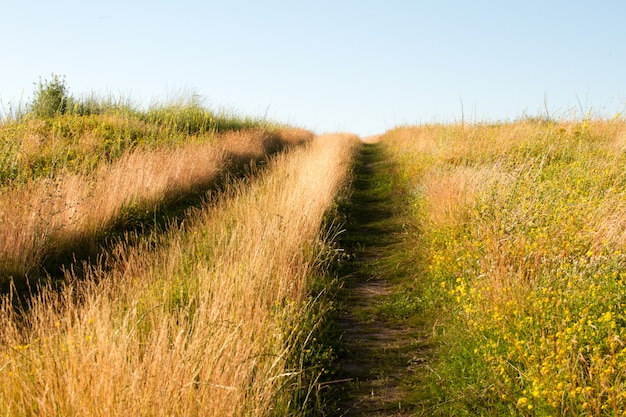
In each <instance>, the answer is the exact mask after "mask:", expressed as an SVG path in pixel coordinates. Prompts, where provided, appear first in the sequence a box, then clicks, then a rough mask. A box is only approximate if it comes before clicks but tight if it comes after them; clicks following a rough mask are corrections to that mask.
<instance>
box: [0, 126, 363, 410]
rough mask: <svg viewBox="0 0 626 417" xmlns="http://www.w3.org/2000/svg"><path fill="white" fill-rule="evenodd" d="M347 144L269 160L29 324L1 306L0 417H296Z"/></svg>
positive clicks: (306, 402)
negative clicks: (326, 232)
mask: <svg viewBox="0 0 626 417" xmlns="http://www.w3.org/2000/svg"><path fill="white" fill-rule="evenodd" d="M355 144H356V139H355V138H354V137H349V136H334V137H322V138H317V139H316V140H314V141H313V142H312V143H309V144H307V145H305V146H302V147H299V148H298V149H296V150H294V151H292V152H289V153H285V154H281V155H279V156H278V157H276V158H275V159H273V160H272V161H271V163H270V164H269V167H268V170H267V171H266V172H265V173H264V174H263V175H262V176H261V177H260V178H259V180H258V181H255V182H254V183H251V184H248V183H246V182H245V181H241V182H238V183H236V184H234V185H232V186H231V187H230V188H229V189H228V191H227V193H228V195H229V197H228V198H225V199H223V200H220V201H219V202H216V203H213V204H212V205H210V206H207V207H204V208H203V209H202V210H198V211H197V212H196V214H195V216H193V217H194V219H193V220H190V221H189V223H188V224H187V225H186V226H185V227H181V228H172V229H171V230H169V231H168V232H167V233H166V234H164V235H163V236H162V238H161V239H160V241H159V244H158V245H156V246H155V245H153V244H151V243H150V242H146V244H145V245H137V246H134V247H125V246H120V247H119V248H118V250H117V256H116V257H115V259H114V260H115V266H114V268H112V269H111V270H107V271H102V270H99V269H97V268H95V269H93V270H92V271H91V272H90V276H89V277H88V279H86V280H82V281H73V280H71V276H69V277H68V279H69V281H68V282H67V285H66V286H65V289H64V290H63V291H61V292H57V291H43V292H41V293H40V294H39V295H38V296H37V297H36V298H34V299H33V300H32V301H31V308H30V310H29V312H28V313H27V314H26V315H21V316H19V315H16V313H15V311H14V310H13V308H11V307H10V305H9V304H10V300H9V299H8V298H7V297H4V298H3V305H2V308H1V309H0V323H1V324H2V327H3V329H4V330H3V332H2V333H1V334H0V346H1V348H0V376H1V377H0V410H1V411H2V414H5V415H40V416H47V415H68V416H71V415H94V416H96V415H185V416H194V415H203V416H207V415H208V416H210V415H215V416H230V415H232V416H234V415H255V416H264V415H300V414H304V413H306V412H307V410H309V407H310V406H312V404H311V403H312V401H313V400H312V398H313V397H312V395H313V394H314V393H315V392H317V388H316V386H317V385H316V382H317V381H318V380H319V379H318V378H319V375H320V374H321V373H322V372H323V369H321V368H319V367H313V364H315V363H319V357H320V356H323V353H321V352H318V351H316V346H317V344H316V341H315V340H314V337H315V336H314V335H315V332H316V331H317V330H316V329H318V328H319V324H318V323H319V320H318V317H321V316H322V315H323V314H324V313H323V312H324V307H323V306H320V305H319V304H318V300H320V298H321V297H319V296H318V295H319V294H316V293H315V292H314V282H315V281H316V280H317V279H318V277H319V276H320V275H323V268H324V265H327V263H328V262H329V257H332V256H334V253H335V251H334V250H333V248H332V246H329V244H327V240H325V239H324V236H323V233H322V231H323V229H324V227H323V225H324V218H325V215H326V214H327V213H328V211H329V210H330V208H331V207H332V205H333V202H334V199H335V197H336V195H337V193H338V192H339V190H340V189H341V187H343V186H344V184H345V179H346V175H347V169H348V167H349V161H350V159H351V158H352V152H353V149H354V146H355ZM317 292H318V293H319V292H321V291H317ZM316 358H317V359H316Z"/></svg>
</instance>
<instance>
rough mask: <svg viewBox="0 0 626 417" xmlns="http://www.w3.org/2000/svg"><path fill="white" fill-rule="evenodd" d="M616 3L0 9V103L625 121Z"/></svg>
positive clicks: (365, 120)
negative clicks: (43, 98)
mask: <svg viewBox="0 0 626 417" xmlns="http://www.w3.org/2000/svg"><path fill="white" fill-rule="evenodd" d="M625 18H626V1H617V0H615V1H606V0H595V1H593V2H592V1H590V0H589V1H576V0H570V1H550V0H542V1H535V0H526V1H513V0H507V1H505V0H501V1H481V0H475V1H453V0H441V1H434V0H433V1H417V0H415V1H399V0H384V1H383V0H380V1H369V0H361V1H356V0H334V1H328V0H317V1H311V2H299V1H293V0H292V1H286V0H285V1H282V0H281V1H278V0H268V1H252V0H233V1H219V2H218V1H191V0H177V1H175V2H174V1H168V2H165V1H143V0H142V1H138V0H112V1H98V2H93V1H88V0H82V1H69V0H59V1H39V0H38V1H32V0H21V1H17V0H11V1H6V0H0V28H1V30H2V33H3V42H2V48H1V51H2V52H1V56H2V64H0V101H1V102H2V107H3V108H4V109H5V111H6V109H7V108H8V107H11V106H14V105H15V103H16V102H18V101H19V100H20V99H21V100H23V101H28V100H29V99H30V98H31V96H32V91H33V87H34V83H35V82H37V81H38V80H39V78H40V77H42V78H44V79H46V78H50V74H52V73H54V74H58V75H63V76H65V77H66V81H67V85H68V87H69V89H70V92H71V93H72V94H73V95H75V96H81V95H86V94H89V93H91V92H95V93H96V94H99V95H109V94H113V95H114V96H122V97H125V98H130V99H131V100H132V101H134V102H135V103H137V104H138V105H149V104H150V103H153V102H163V101H165V100H167V99H169V98H172V97H175V96H178V95H180V94H183V95H185V94H186V95H190V94H192V93H196V94H199V95H200V96H201V97H203V98H204V99H205V104H206V105H208V106H209V107H213V108H222V107H225V108H228V109H231V110H235V111H237V112H239V113H242V114H247V115H263V114H267V115H268V117H270V118H272V119H275V120H278V121H282V122H287V123H291V124H295V125H298V126H302V127H306V128H309V129H312V130H315V131H317V132H320V133H321V132H327V131H350V132H355V133H358V134H361V135H369V134H376V133H382V132H384V131H385V130H387V129H390V128H392V127H394V126H396V125H399V124H406V123H410V124H417V123H428V122H454V121H460V120H461V116H462V115H463V116H464V117H465V120H470V121H472V120H473V121H483V120H512V119H515V118H518V117H520V116H522V115H524V114H528V115H537V114H545V112H546V108H545V107H546V105H547V111H548V112H549V113H551V114H553V115H568V116H572V117H582V116H581V115H580V113H581V112H587V111H589V110H591V111H592V112H593V113H594V114H595V115H600V116H605V117H611V116H613V115H614V114H615V113H616V112H619V111H622V110H624V108H625V107H626V25H625V24H624V19H625ZM581 108H582V111H581Z"/></svg>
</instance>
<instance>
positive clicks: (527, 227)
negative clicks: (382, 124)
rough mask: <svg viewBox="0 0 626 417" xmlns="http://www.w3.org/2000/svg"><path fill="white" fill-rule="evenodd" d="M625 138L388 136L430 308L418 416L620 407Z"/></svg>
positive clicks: (488, 128)
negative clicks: (431, 360)
mask: <svg viewBox="0 0 626 417" xmlns="http://www.w3.org/2000/svg"><path fill="white" fill-rule="evenodd" d="M625 134H626V124H624V122H623V121H622V120H621V119H615V120H610V121H604V120H596V121H591V120H584V121H583V122H550V121H532V120H525V121H519V122H514V123H510V124H502V125H464V126H460V125H455V126H423V127H414V128H410V127H409V128H399V129H396V130H393V131H390V132H388V133H387V134H386V135H385V136H383V138H382V139H383V141H384V143H386V144H387V147H388V148H389V149H390V150H391V151H392V152H393V153H394V155H395V159H396V160H397V161H399V162H400V163H401V165H402V167H403V168H402V175H403V178H404V180H405V181H407V182H408V183H410V184H411V185H412V187H413V190H414V194H413V205H414V213H415V216H416V217H417V219H418V221H419V223H420V227H421V233H420V234H419V236H415V237H414V239H415V241H416V245H418V246H419V248H418V249H416V250H418V251H421V253H422V254H423V255H424V256H425V257H426V259H427V262H426V263H427V265H424V267H425V268H424V269H426V270H427V271H428V272H427V273H426V274H425V276H424V277H421V278H419V279H422V280H425V281H426V282H427V283H428V285H427V286H428V288H429V290H428V292H429V294H430V296H429V297H430V298H429V303H430V304H431V308H433V309H436V310H437V311H438V319H439V320H438V321H437V322H435V323H434V325H435V327H434V329H435V333H436V334H437V335H438V337H440V339H439V340H440V343H441V347H442V350H441V355H440V358H439V361H438V364H437V367H436V368H434V372H433V377H432V380H433V393H434V396H435V399H434V400H433V401H432V403H431V404H430V405H429V407H431V408H428V412H427V413H426V414H430V415H432V414H442V415H448V414H450V413H452V414H455V413H458V414H463V413H470V414H481V413H482V414H484V413H487V414H491V415H509V414H515V413H518V414H521V415H583V414H584V415H618V414H619V415H621V414H622V413H624V412H625V411H626V387H625V384H626V375H624V373H623V369H626V351H625V350H624V343H626V316H625V315H624V302H625V296H626V284H625V282H624V279H625V278H626V272H625V271H626V255H625V253H626V239H625V237H626V235H625V233H624V226H625V223H624V221H625V220H624V219H625V218H626V206H625V205H624V203H623V202H624V201H626V174H625V172H626V171H625V168H626V152H625V150H626V148H625Z"/></svg>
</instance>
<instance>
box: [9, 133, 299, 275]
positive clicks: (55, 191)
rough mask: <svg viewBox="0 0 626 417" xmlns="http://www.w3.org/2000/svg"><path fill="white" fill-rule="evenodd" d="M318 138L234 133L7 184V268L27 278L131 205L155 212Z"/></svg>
mask: <svg viewBox="0 0 626 417" xmlns="http://www.w3.org/2000/svg"><path fill="white" fill-rule="evenodd" d="M310 136H311V134H310V133H308V132H306V131H301V130H294V129H289V130H285V131H283V132H280V131H279V132H277V133H268V132H263V131H260V130H258V131H243V132H231V133H226V134H224V135H222V136H220V137H218V138H217V139H215V140H212V141H210V142H198V143H193V142H191V143H188V144H186V145H185V146H181V147H176V148H170V147H167V148H160V149H154V150H147V149H134V150H130V151H128V152H126V153H124V154H123V155H122V156H121V157H120V158H118V159H116V160H115V161H113V162H111V163H101V164H99V165H98V167H97V168H96V169H95V170H94V172H91V173H89V174H81V173H71V172H68V171H65V172H62V173H58V174H57V175H56V176H55V177H54V178H40V179H35V180H32V181H29V182H27V183H25V184H20V185H16V186H13V187H5V189H4V190H3V194H2V196H0V224H2V226H3V227H2V228H0V242H2V244H1V245H0V271H5V273H13V274H16V275H18V276H23V275H25V274H27V273H29V272H32V271H33V270H34V269H35V268H36V267H37V266H38V265H39V264H40V263H41V262H42V260H43V259H44V258H45V257H46V256H49V255H52V254H53V253H54V251H55V250H58V249H59V248H63V247H65V246H66V245H68V244H71V242H74V241H89V239H88V238H89V236H92V235H96V234H98V233H106V232H107V227H108V226H109V225H110V224H111V223H112V222H115V221H116V220H117V219H118V218H119V216H120V214H121V211H122V210H123V209H126V210H129V209H131V210H144V211H148V212H151V211H152V210H153V209H154V206H155V205H156V204H158V203H159V202H161V201H163V200H165V199H171V198H175V197H177V196H180V195H185V193H188V192H190V191H193V190H194V189H198V188H202V187H204V186H206V184H208V183H210V182H211V181H214V180H215V179H216V177H217V175H218V174H220V173H221V172H224V171H225V170H226V169H227V168H229V167H231V166H232V165H233V164H241V163H244V162H247V161H254V160H258V159H260V158H262V157H264V156H265V155H266V154H267V152H268V151H272V150H274V149H277V148H278V147H279V146H281V145H285V144H293V143H298V142H302V141H305V140H309V139H310ZM0 273H1V272H0ZM0 281H2V280H1V279H0Z"/></svg>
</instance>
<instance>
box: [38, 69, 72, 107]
mask: <svg viewBox="0 0 626 417" xmlns="http://www.w3.org/2000/svg"><path fill="white" fill-rule="evenodd" d="M36 86H37V88H36V90H35V97H34V98H33V103H32V112H33V115H34V116H35V117H40V118H44V117H54V116H57V115H60V114H65V112H66V111H67V110H68V108H70V107H71V102H72V98H71V97H70V96H69V95H68V92H67V86H66V84H65V78H64V77H60V76H58V75H55V74H52V79H51V80H43V81H42V80H41V78H40V79H39V83H38V84H36Z"/></svg>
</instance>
